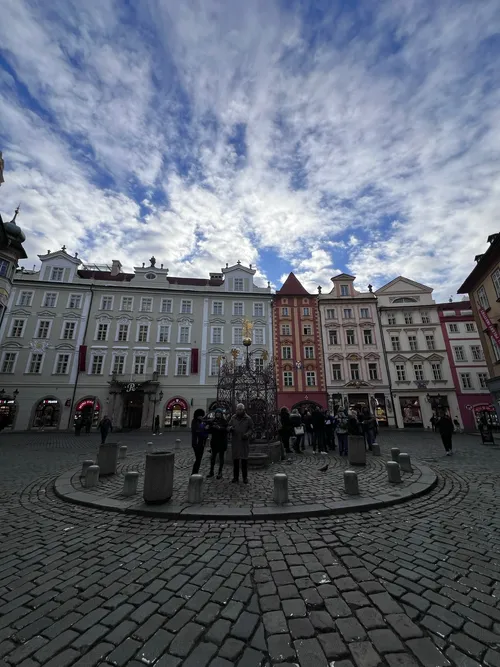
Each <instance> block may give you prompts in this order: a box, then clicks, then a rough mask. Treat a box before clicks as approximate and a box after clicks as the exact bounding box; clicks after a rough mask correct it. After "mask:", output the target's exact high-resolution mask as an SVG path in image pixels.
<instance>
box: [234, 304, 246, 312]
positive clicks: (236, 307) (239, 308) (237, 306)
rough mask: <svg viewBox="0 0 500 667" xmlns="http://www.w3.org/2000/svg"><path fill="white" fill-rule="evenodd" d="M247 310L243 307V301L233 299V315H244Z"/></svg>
mask: <svg viewBox="0 0 500 667" xmlns="http://www.w3.org/2000/svg"><path fill="white" fill-rule="evenodd" d="M244 314H245V311H244V308H243V302H242V301H233V315H244Z"/></svg>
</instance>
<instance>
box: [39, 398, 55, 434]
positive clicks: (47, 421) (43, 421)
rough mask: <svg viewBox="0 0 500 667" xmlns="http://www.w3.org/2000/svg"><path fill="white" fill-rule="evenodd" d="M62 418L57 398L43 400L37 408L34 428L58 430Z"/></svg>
mask: <svg viewBox="0 0 500 667" xmlns="http://www.w3.org/2000/svg"><path fill="white" fill-rule="evenodd" d="M60 417H61V404H60V402H59V401H58V400H57V398H43V399H42V400H41V401H40V402H39V403H38V405H37V406H36V410H35V416H34V418H33V426H34V427H35V428H39V429H44V428H57V427H58V426H59V419H60Z"/></svg>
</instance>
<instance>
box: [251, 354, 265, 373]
mask: <svg viewBox="0 0 500 667" xmlns="http://www.w3.org/2000/svg"><path fill="white" fill-rule="evenodd" d="M253 367H254V369H255V370H256V371H263V370H264V359H263V358H262V357H255V359H254V360H253Z"/></svg>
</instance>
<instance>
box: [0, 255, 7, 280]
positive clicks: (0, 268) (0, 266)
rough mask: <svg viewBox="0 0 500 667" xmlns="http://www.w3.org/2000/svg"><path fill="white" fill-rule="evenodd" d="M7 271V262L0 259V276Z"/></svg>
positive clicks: (4, 274)
mask: <svg viewBox="0 0 500 667" xmlns="http://www.w3.org/2000/svg"><path fill="white" fill-rule="evenodd" d="M8 272H9V262H7V261H6V260H5V259H0V276H6V275H7V273H8Z"/></svg>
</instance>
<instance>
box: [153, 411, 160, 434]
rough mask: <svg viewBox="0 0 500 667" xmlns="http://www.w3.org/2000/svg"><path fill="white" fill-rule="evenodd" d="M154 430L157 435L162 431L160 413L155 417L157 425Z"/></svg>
mask: <svg viewBox="0 0 500 667" xmlns="http://www.w3.org/2000/svg"><path fill="white" fill-rule="evenodd" d="M153 432H154V434H155V435H158V434H159V432H160V415H156V417H155V427H154V431H153Z"/></svg>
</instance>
